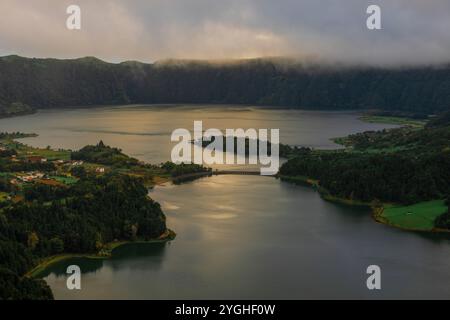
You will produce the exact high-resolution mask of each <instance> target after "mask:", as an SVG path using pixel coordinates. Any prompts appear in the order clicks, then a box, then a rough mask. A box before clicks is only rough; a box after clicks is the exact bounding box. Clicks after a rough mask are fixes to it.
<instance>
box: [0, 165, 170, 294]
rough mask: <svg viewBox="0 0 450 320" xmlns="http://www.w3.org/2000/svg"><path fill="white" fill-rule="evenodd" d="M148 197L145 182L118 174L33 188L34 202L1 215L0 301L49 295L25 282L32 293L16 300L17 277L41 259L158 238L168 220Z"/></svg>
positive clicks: (30, 195) (29, 194)
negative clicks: (118, 242) (56, 186)
mask: <svg viewBox="0 0 450 320" xmlns="http://www.w3.org/2000/svg"><path fill="white" fill-rule="evenodd" d="M43 188H44V189H45V190H43ZM147 193H148V191H147V189H146V188H145V186H144V185H143V184H142V181H141V180H139V179H136V178H132V177H129V176H127V175H115V174H108V175H104V176H99V177H97V176H94V175H90V176H86V177H85V178H84V179H80V180H79V181H78V182H77V183H76V184H74V185H72V186H70V187H67V188H65V189H63V190H60V191H56V190H54V189H53V188H50V189H49V188H47V187H43V186H39V185H33V186H30V189H28V190H27V191H26V193H25V195H26V197H27V199H28V200H32V201H31V202H30V201H22V202H19V203H17V204H14V205H12V206H10V207H6V208H4V209H3V210H2V212H1V213H0V270H2V271H1V272H0V287H2V288H4V289H3V290H0V298H17V297H19V298H34V297H35V295H39V294H42V295H43V296H42V297H44V298H48V297H49V296H48V295H46V294H44V293H45V292H47V291H46V287H45V286H43V284H42V283H40V282H33V284H32V285H31V284H30V282H29V281H32V280H23V281H25V282H24V283H22V284H21V285H23V286H26V287H29V288H30V292H26V291H25V292H21V294H22V295H19V296H17V292H16V291H17V290H19V291H20V290H21V286H19V285H18V284H17V277H19V276H21V275H23V274H24V273H25V272H26V271H27V270H29V269H31V268H32V267H33V266H34V265H35V263H36V262H37V261H38V259H39V258H42V257H46V256H49V255H53V254H58V253H61V252H67V253H86V252H98V251H99V250H101V249H102V248H103V246H104V245H105V244H106V243H108V242H112V241H114V240H134V239H138V238H139V239H153V238H156V237H158V236H160V235H161V234H162V233H163V232H164V231H165V230H166V222H165V216H164V214H163V212H162V210H161V208H160V205H159V204H158V203H156V202H154V201H153V200H151V199H149V198H148V196H147ZM2 282H5V283H4V286H3V285H1V283H2ZM38 283H40V284H39V285H38ZM5 288H6V289H5ZM8 288H10V289H8Z"/></svg>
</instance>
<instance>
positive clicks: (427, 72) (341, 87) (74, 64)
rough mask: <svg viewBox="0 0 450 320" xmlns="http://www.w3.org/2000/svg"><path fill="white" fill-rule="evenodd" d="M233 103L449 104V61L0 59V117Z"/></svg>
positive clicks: (420, 107) (420, 108) (427, 109)
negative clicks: (408, 64)
mask: <svg viewBox="0 0 450 320" xmlns="http://www.w3.org/2000/svg"><path fill="white" fill-rule="evenodd" d="M126 103H233V104H258V105H269V106H286V107H298V108H307V109H308V108H309V109H366V108H376V109H383V110H402V111H409V112H413V113H427V114H429V113H438V112H441V111H445V110H449V109H450V66H442V67H440V68H437V67H417V68H409V69H382V68H370V67H353V68H349V67H345V68H344V67H342V68H337V67H329V66H328V67H324V66H313V65H301V64H299V63H296V62H288V61H285V60H274V59H272V60H270V59H254V60H242V61H235V62H229V63H221V64H219V63H208V62H201V61H197V62H193V61H190V62H189V61H167V62H161V63H155V64H143V63H139V62H124V63H121V64H111V63H106V62H103V61H101V60H98V59H96V58H83V59H76V60H56V59H28V58H21V57H18V56H8V57H3V58H0V116H1V115H2V114H5V113H8V112H11V110H14V109H15V108H18V107H20V108H19V109H20V111H19V112H28V111H29V108H48V107H66V106H89V105H104V104H126Z"/></svg>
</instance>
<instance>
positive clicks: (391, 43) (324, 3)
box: [0, 0, 450, 64]
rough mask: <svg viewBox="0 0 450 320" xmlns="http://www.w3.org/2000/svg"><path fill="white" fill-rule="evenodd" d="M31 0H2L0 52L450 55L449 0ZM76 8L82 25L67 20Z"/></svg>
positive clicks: (370, 58)
mask: <svg viewBox="0 0 450 320" xmlns="http://www.w3.org/2000/svg"><path fill="white" fill-rule="evenodd" d="M375 2H376V3H377V4H379V5H380V6H381V8H382V24H383V29H382V30H380V31H369V30H367V28H366V24H365V20H366V17H367V16H366V13H365V11H366V8H367V6H368V5H369V4H372V3H374V1H368V0H280V1H271V0H239V1H238V0H228V1H215V0H169V1H167V0H164V1H162V0H153V1H148V0H135V1H123V0H122V1H121V0H100V1H88V0H77V1H73V0H61V1H55V0H37V1H32V2H31V1H15V0H2V1H1V2H0V11H1V12H2V19H0V54H2V55H6V54H19V55H24V56H29V57H56V58H74V57H81V56H97V57H99V58H101V59H104V60H107V61H113V62H116V61H124V60H140V61H145V62H152V61H156V60H161V59H168V58H183V59H236V58H253V57H267V56H289V57H296V58H300V59H307V58H308V59H309V58H311V57H312V58H314V59H321V60H324V61H331V62H336V61H339V62H345V63H370V64H398V63H407V64H416V63H426V64H430V63H442V62H448V60H449V59H450V58H449V57H450V37H448V30H450V2H449V1H448V0H430V1H422V0H420V1H419V0H377V1H375ZM74 3H76V4H78V5H79V6H80V7H81V8H82V29H81V30H80V31H69V30H67V29H66V27H65V19H66V17H67V15H66V12H65V11H66V8H67V6H69V5H70V4H74Z"/></svg>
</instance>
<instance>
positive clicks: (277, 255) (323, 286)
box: [0, 106, 450, 299]
mask: <svg viewBox="0 0 450 320" xmlns="http://www.w3.org/2000/svg"><path fill="white" fill-rule="evenodd" d="M194 120H203V122H204V127H207V128H210V127H216V128H219V129H225V128H236V127H243V128H249V127H253V128H280V135H281V142H282V143H287V144H292V145H304V146H311V147H317V148H319V147H320V148H333V147H336V145H334V143H332V142H331V141H330V140H329V138H330V137H337V136H343V135H346V134H349V133H353V132H358V131H364V130H376V129H380V128H383V127H389V126H385V125H377V124H368V123H363V122H361V121H359V120H358V115H357V114H354V113H347V112H332V113H329V112H309V111H308V112H306V111H296V110H270V109H259V108H247V107H245V108H242V109H241V108H240V107H233V106H229V107H224V106H222V107H208V106H201V107H193V106H149V107H145V106H127V107H109V108H107V107H104V108H96V109H73V110H65V111H56V110H50V111H42V112H39V113H37V114H34V115H29V116H24V117H18V118H12V119H2V120H0V128H1V131H24V132H35V133H38V134H39V137H37V138H30V139H25V140H26V143H29V144H32V145H35V146H47V145H51V146H52V147H64V148H79V147H81V146H84V145H85V144H88V143H95V142H98V140H100V139H102V140H103V141H105V143H107V144H110V145H113V146H117V147H120V148H122V149H123V150H124V152H126V153H129V154H131V155H133V156H135V157H137V158H139V159H141V160H146V161H150V162H153V163H158V162H162V161H166V160H168V159H169V157H170V149H171V144H170V134H171V131H172V129H174V128H188V129H192V125H193V121H194ZM150 196H151V197H152V198H154V199H155V200H157V201H158V202H160V203H161V205H162V207H163V210H164V212H165V213H166V215H167V224H168V226H169V227H170V228H171V229H173V230H175V231H176V232H177V238H176V239H175V240H174V241H171V242H169V243H159V244H145V245H133V244H130V245H126V246H123V247H120V248H118V249H117V250H115V251H114V256H113V258H112V259H109V260H90V259H71V260H66V261H62V262H60V263H57V264H55V265H53V266H51V267H50V268H49V269H48V270H47V272H46V274H45V275H44V277H45V280H46V281H47V282H48V283H49V285H50V286H51V288H52V290H53V292H54V294H55V297H56V298H57V299H311V298H326V299H338V298H341V299H347V298H360V299H373V298H375V299H378V298H392V299H395V298H405V299H406V298H449V297H450V286H449V285H448V284H449V283H450V272H449V270H450V243H449V240H448V238H447V237H445V236H430V235H424V234H418V233H411V232H404V231H401V230H397V229H394V228H391V227H387V226H384V225H381V224H378V223H376V222H375V221H373V219H372V218H371V215H370V211H369V210H368V209H362V208H351V207H345V206H340V205H336V204H333V203H329V202H326V201H323V200H322V199H321V198H320V196H319V195H318V194H317V193H316V192H315V191H314V190H313V189H311V188H309V187H304V186H296V185H292V184H289V183H285V182H280V181H279V180H276V179H275V178H271V177H262V176H214V177H210V178H203V179H200V180H196V181H193V182H190V183H186V184H181V185H170V184H166V185H163V186H159V187H157V188H155V189H154V190H152V191H151V192H150ZM70 264H77V265H79V266H80V267H81V270H82V271H83V275H82V280H81V283H82V290H80V291H69V290H67V288H66V279H67V278H66V274H65V269H66V268H67V266H68V265H70ZM373 264H375V265H379V266H380V267H381V272H382V289H381V290H379V291H370V290H368V289H367V287H366V279H367V277H368V275H367V274H366V268H367V267H368V266H369V265H373Z"/></svg>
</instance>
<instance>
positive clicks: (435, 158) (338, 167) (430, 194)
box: [280, 122, 450, 204]
mask: <svg viewBox="0 0 450 320" xmlns="http://www.w3.org/2000/svg"><path fill="white" fill-rule="evenodd" d="M449 137H450V124H449V123H448V122H442V126H437V127H436V126H432V127H427V128H424V129H421V130H410V129H407V128H402V129H396V130H390V131H383V132H376V133H374V132H369V133H363V134H358V135H355V136H353V137H351V139H350V141H351V142H353V143H355V148H356V149H357V151H353V152H348V151H335V152H320V151H319V152H316V151H314V152H309V153H304V154H303V155H301V156H298V157H295V158H293V159H291V160H289V161H288V162H287V163H285V164H283V166H282V167H281V168H280V174H281V175H285V176H304V177H309V178H313V179H317V180H319V183H320V186H321V187H322V188H324V189H326V190H327V191H328V192H329V193H330V194H331V195H333V196H337V197H341V198H346V199H355V200H362V201H367V202H369V201H372V200H380V201H386V202H397V203H404V204H412V203H417V202H420V201H426V200H434V199H443V198H445V197H446V196H447V195H448V194H449V193H450V139H449ZM389 146H395V147H397V148H389ZM402 146H406V147H405V148H403V149H402V148H400V147H402ZM374 148H375V149H374ZM376 148H380V149H378V150H377V149H376ZM386 148H387V150H384V149H386ZM398 148H400V150H401V151H397V150H398ZM368 149H372V150H371V152H365V151H367V150H368Z"/></svg>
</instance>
